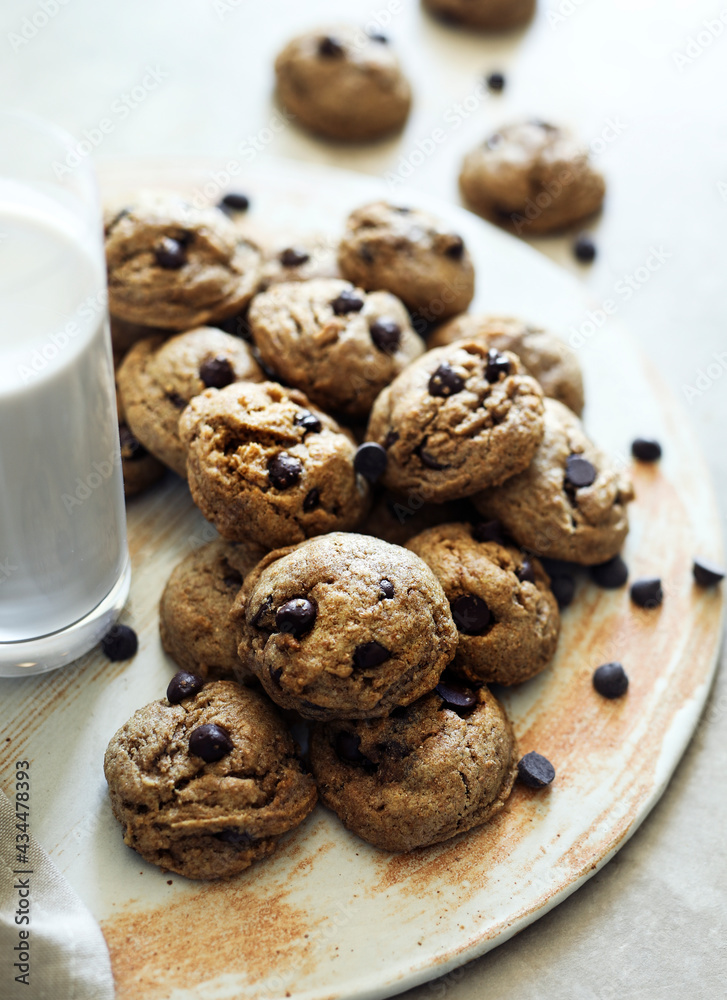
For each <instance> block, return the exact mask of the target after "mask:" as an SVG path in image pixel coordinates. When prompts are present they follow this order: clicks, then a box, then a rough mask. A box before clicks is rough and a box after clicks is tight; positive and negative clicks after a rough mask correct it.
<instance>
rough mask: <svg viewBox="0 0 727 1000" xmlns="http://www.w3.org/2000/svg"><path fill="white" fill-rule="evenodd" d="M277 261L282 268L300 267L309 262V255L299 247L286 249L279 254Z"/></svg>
mask: <svg viewBox="0 0 727 1000" xmlns="http://www.w3.org/2000/svg"><path fill="white" fill-rule="evenodd" d="M279 260H280V263H281V264H282V265H283V267H300V266H301V264H305V263H307V261H309V260H310V254H309V253H307V252H306V251H305V250H301V249H300V248H299V247H286V249H285V250H283V251H282V252H281V254H280V257H279Z"/></svg>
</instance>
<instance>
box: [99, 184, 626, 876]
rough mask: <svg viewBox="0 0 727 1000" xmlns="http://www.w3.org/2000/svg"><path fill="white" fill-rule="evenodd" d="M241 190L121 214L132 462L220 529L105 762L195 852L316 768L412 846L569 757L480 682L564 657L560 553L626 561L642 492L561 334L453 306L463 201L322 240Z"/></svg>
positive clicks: (257, 825)
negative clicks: (529, 744)
mask: <svg viewBox="0 0 727 1000" xmlns="http://www.w3.org/2000/svg"><path fill="white" fill-rule="evenodd" d="M244 204H246V199H243V198H242V196H240V195H231V196H228V197H227V198H226V199H224V200H223V202H222V204H221V205H220V206H218V207H213V206H210V207H208V208H204V209H198V208H195V207H193V206H191V205H189V204H187V203H186V202H185V201H184V200H183V199H182V198H181V197H178V196H176V195H174V194H167V193H165V194H147V195H140V196H139V198H138V199H137V200H136V201H135V203H134V204H130V205H127V206H125V207H124V208H123V209H119V210H116V211H114V212H112V213H110V214H109V216H108V220H107V229H106V249H107V260H108V280H109V296H110V308H111V312H112V316H113V336H114V343H115V349H116V351H117V353H118V355H119V357H120V361H119V366H118V369H117V384H118V389H119V398H120V408H121V411H122V412H123V420H124V423H123V425H122V429H121V438H122V448H123V450H124V473H125V476H126V477H127V480H126V481H127V489H128V491H129V492H132V491H136V490H138V489H139V488H140V484H141V483H142V481H143V483H144V484H148V483H149V482H150V481H151V479H153V478H154V474H155V472H157V471H158V470H159V469H166V468H169V469H172V470H174V472H176V473H178V474H179V475H181V476H183V477H185V478H186V480H187V482H188V484H189V488H190V491H191V495H192V499H193V500H194V503H195V504H196V505H197V506H198V508H199V509H200V511H201V512H202V513H203V514H204V516H205V517H206V518H207V520H208V521H209V522H210V523H211V524H212V525H214V527H215V528H216V529H217V531H218V532H219V535H220V536H221V537H220V538H219V539H218V540H216V541H213V542H211V543H210V544H208V545H206V546H203V547H202V548H200V549H197V550H195V551H194V552H192V553H191V554H190V555H189V556H187V558H185V559H184V560H183V562H182V563H181V564H180V565H179V566H177V567H176V569H175V570H174V572H173V573H172V575H171V577H170V579H169V581H168V584H167V586H166V589H165V591H164V594H163V596H162V599H161V607H160V627H161V639H162V644H163V647H164V649H165V650H166V652H167V653H168V654H169V656H170V657H171V659H172V660H173V661H175V663H176V665H177V667H178V668H179V671H178V673H177V674H176V675H175V676H174V678H173V679H172V681H171V682H170V685H169V688H168V690H167V696H166V698H165V699H163V700H161V701H158V702H155V703H153V704H151V705H148V706H146V707H145V708H142V709H141V710H139V711H138V712H137V713H136V714H135V715H134V716H133V717H132V719H131V720H130V721H129V722H128V723H127V724H126V725H125V726H123V727H122V728H121V729H120V730H119V732H118V733H117V734H116V736H114V738H113V739H112V741H111V743H110V745H109V748H108V751H107V754H106V761H105V772H106V777H107V780H108V783H109V787H110V792H111V801H112V805H113V809H114V813H115V815H116V817H117V818H118V819H119V821H120V822H121V823H122V825H123V827H124V839H125V841H126V843H127V844H129V845H130V846H131V847H133V848H135V849H136V850H137V851H139V853H140V854H141V855H142V856H143V857H145V858H146V859H147V860H149V861H151V862H153V863H155V864H158V865H161V866H162V867H164V868H166V869H170V870H172V871H175V872H179V873H180V874H184V875H187V876H189V877H192V878H219V877H227V876H231V875H234V874H236V873H238V872H240V871H241V870H243V869H244V868H246V867H247V866H248V865H249V864H251V863H252V862H253V861H254V860H256V859H257V858H261V857H263V856H265V855H267V854H269V853H270V852H271V851H272V850H273V849H274V847H275V844H276V842H277V840H278V839H279V837H280V836H281V835H282V834H283V833H285V832H286V831H288V830H290V829H292V828H293V827H295V826H297V825H298V824H299V823H300V822H301V821H302V820H303V819H304V818H305V816H307V815H308V813H309V812H310V811H311V810H312V809H313V807H314V804H315V802H316V798H317V796H318V795H320V797H321V799H322V800H323V802H324V803H325V805H326V806H328V807H329V808H330V809H332V810H333V811H334V812H335V813H336V814H337V815H338V816H339V817H340V818H341V819H342V821H343V822H344V823H345V825H346V826H347V827H348V828H349V829H351V830H352V831H354V832H355V833H357V834H358V835H360V836H361V837H363V838H364V839H366V840H367V841H369V842H370V843H372V844H374V845H376V846H377V847H380V848H383V849H387V850H394V851H401V850H410V849H413V848H415V847H420V846H425V845H428V844H433V843H437V842H440V841H443V840H446V839H448V838H450V837H452V836H454V835H455V834H458V833H461V832H464V831H466V830H469V829H471V828H472V827H474V826H477V825H479V824H481V823H483V822H485V821H486V820H488V819H489V818H490V817H492V816H493V815H495V813H497V812H498V811H499V810H501V809H502V807H503V804H504V802H505V801H506V799H507V797H508V795H509V793H510V791H511V788H512V785H513V781H514V780H515V777H516V775H517V774H518V771H519V773H520V776H521V778H522V779H523V780H525V781H526V782H529V783H530V784H532V785H540V786H542V785H544V784H547V783H548V782H549V781H550V780H552V777H553V773H554V772H553V769H552V767H551V766H550V765H549V763H548V762H547V761H546V760H545V759H544V758H542V757H539V755H537V754H529V755H527V756H526V757H525V758H523V759H522V760H520V761H518V754H517V749H516V743H515V739H514V736H513V733H512V729H511V727H510V724H509V722H508V720H507V718H506V715H505V712H504V710H503V708H502V706H501V705H500V704H499V703H498V701H497V700H496V698H495V696H494V695H493V694H492V692H491V691H490V690H489V688H488V684H492V683H497V684H504V685H511V684H517V683H520V682H522V681H524V680H526V679H528V678H530V677H532V676H534V675H535V674H537V673H539V672H540V671H542V670H543V669H545V668H546V667H547V666H548V664H549V663H550V662H551V660H552V658H553V656H554V654H555V651H556V647H557V643H558V636H559V630H560V608H559V606H560V607H562V606H564V605H565V604H567V603H568V601H569V600H570V598H571V597H572V587H571V592H570V593H568V586H567V583H566V581H567V580H569V579H570V577H569V576H568V572H567V570H568V565H569V564H572V563H577V564H580V565H585V566H592V567H597V569H596V570H595V571H594V572H596V573H597V574H600V577H601V579H602V581H603V582H604V584H605V585H614V582H613V580H614V577H618V576H619V574H620V569H619V567H620V566H621V565H622V563H621V562H620V557H619V555H618V553H619V551H620V549H621V547H622V545H623V542H624V539H625V537H626V533H627V530H628V520H627V510H626V508H627V504H628V502H629V501H630V500H631V499H632V496H633V491H632V487H631V483H630V480H629V477H628V475H627V473H626V472H625V471H624V470H623V469H622V468H620V467H618V466H617V465H616V464H615V463H614V462H612V461H611V460H610V459H609V458H608V457H607V456H606V455H605V454H603V453H602V452H601V451H600V450H599V449H598V448H597V447H596V446H595V445H594V444H593V443H592V442H591V441H590V439H589V438H588V436H587V435H586V433H585V431H584V429H583V426H582V424H581V421H580V419H579V413H580V411H581V410H582V407H583V382H582V377H581V373H580V370H579V367H578V364H577V361H576V359H575V357H574V356H573V354H572V352H570V351H569V349H568V348H567V347H566V345H565V344H564V343H563V342H562V341H560V340H559V339H558V338H557V337H556V336H554V335H553V334H551V333H548V332H547V331H545V330H542V329H538V328H535V327H531V326H529V325H527V324H525V323H523V322H520V321H518V320H516V319H498V318H492V317H477V316H471V315H468V314H467V313H465V312H464V310H466V308H467V306H468V305H469V303H470V301H471V299H472V297H473V293H474V268H473V264H472V261H471V258H470V255H469V253H468V250H467V247H466V246H465V243H464V241H463V239H462V238H461V236H460V235H459V234H457V233H454V232H452V231H451V230H450V229H449V227H448V226H447V225H446V224H445V223H443V222H441V221H440V220H438V219H436V218H433V217H432V216H431V215H429V214H428V213H426V212H424V211H420V210H418V209H415V208H410V207H404V206H395V205H390V204H386V203H383V202H377V203H375V204H371V205H365V206H362V207H359V208H357V209H356V210H354V211H353V212H352V213H351V215H350V217H349V218H348V220H347V222H346V224H345V227H344V230H343V233H342V236H341V239H340V242H339V243H338V244H337V246H335V247H333V248H331V246H330V245H329V246H328V247H327V248H326V252H325V253H322V254H320V253H318V252H317V250H316V249H315V247H316V246H317V243H316V240H315V239H314V238H312V239H311V240H310V241H309V242H306V241H302V242H294V243H293V244H292V245H288V246H283V247H281V246H280V245H279V244H275V245H274V246H272V247H271V248H269V249H263V248H261V247H259V246H257V245H256V244H255V242H254V241H253V240H252V239H251V238H250V237H249V235H246V229H245V225H244V218H242V217H241V215H240V212H239V211H236V209H238V210H239V208H241V207H242V206H243V205H244ZM451 289H456V294H454V295H452V294H449V290H451ZM433 302H436V303H438V305H437V311H438V313H439V316H440V319H441V320H442V322H440V323H439V324H438V325H436V326H435V327H433V328H432V327H431V325H430V324H427V323H422V322H421V318H422V314H423V313H424V312H425V310H428V309H429V308H430V307H431V304H432V303H433ZM423 332H424V333H426V335H427V339H426V340H425V339H424V337H423V336H422V333H423ZM142 463H143V465H144V471H143V474H142V475H140V476H139V477H135V478H133V479H132V476H134V471H135V468H141V465H142ZM571 582H572V581H571ZM624 582H625V576H624V577H623V579H621V581H620V584H617V585H621V584H623V583H624ZM290 727H292V729H293V731H294V732H295V733H296V735H297V736H298V738H299V742H300V743H301V744H306V743H307V742H308V728H309V727H310V741H309V744H310V745H309V746H308V747H307V748H306V752H305V754H303V753H302V752H301V750H300V749H299V747H297V746H296V744H295V742H294V740H293V738H292V736H291V735H290Z"/></svg>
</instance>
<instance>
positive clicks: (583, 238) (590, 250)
mask: <svg viewBox="0 0 727 1000" xmlns="http://www.w3.org/2000/svg"><path fill="white" fill-rule="evenodd" d="M573 253H574V255H575V258H576V260H578V261H580V262H581V264H592V263H593V261H594V260H595V259H596V244H595V243H594V242H593V240H592V239H591V237H590V236H589V235H588V233H581V234H580V236H578V237H577V238H576V240H575V242H574V243H573Z"/></svg>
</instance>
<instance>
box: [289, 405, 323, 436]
mask: <svg viewBox="0 0 727 1000" xmlns="http://www.w3.org/2000/svg"><path fill="white" fill-rule="evenodd" d="M293 423H294V424H295V426H296V427H302V428H303V430H304V431H305V432H306V433H307V434H318V433H319V432H320V430H321V427H322V424H321V422H320V420H319V419H318V417H317V416H316V415H315V413H311V411H310V410H300V411H299V412H298V413H296V415H295V419H294V420H293Z"/></svg>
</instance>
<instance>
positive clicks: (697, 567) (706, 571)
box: [692, 558, 725, 587]
mask: <svg viewBox="0 0 727 1000" xmlns="http://www.w3.org/2000/svg"><path fill="white" fill-rule="evenodd" d="M692 572H693V574H694V579H695V580H696V582H697V583H698V584H699V586H700V587H716V585H717V584H718V583H721V581H722V580H724V576H725V571H724V569H723V568H722V567H721V566H718V565H717V563H713V562H711V561H710V560H709V559H701V558H696V559H695V560H694V565H693V566H692Z"/></svg>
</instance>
